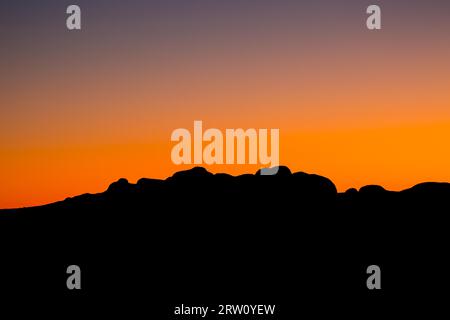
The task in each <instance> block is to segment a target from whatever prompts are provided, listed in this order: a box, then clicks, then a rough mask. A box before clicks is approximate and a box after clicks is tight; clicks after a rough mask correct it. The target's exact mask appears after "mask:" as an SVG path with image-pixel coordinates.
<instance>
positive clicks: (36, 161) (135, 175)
mask: <svg viewBox="0 0 450 320" xmlns="http://www.w3.org/2000/svg"><path fill="white" fill-rule="evenodd" d="M187 128H188V129H190V128H189V127H188V126H187ZM449 138H450V123H436V124H429V125H422V124H421V125H405V126H401V127H395V126H387V127H385V128H344V129H329V130H325V131H323V130H305V131H297V130H295V129H292V130H290V131H288V130H285V131H284V132H283V131H281V136H280V145H281V150H280V158H281V164H282V165H287V166H289V168H290V169H291V170H292V171H305V172H308V173H317V174H321V175H324V176H326V177H328V178H330V179H331V180H332V181H333V182H334V183H335V184H336V186H337V187H338V190H339V191H341V192H342V191H345V190H346V189H347V188H350V187H356V188H359V187H361V186H363V185H365V184H380V185H383V186H384V187H386V188H387V189H390V190H401V189H405V188H408V187H411V186H413V185H414V184H416V183H419V182H424V181H450V167H449V166H448V165H447V164H448V163H450V150H449V149H448V148H446V147H445V146H446V143H447V141H448V140H449ZM169 139H170V137H166V139H161V140H159V141H154V142H151V141H149V142H148V143H145V142H142V143H122V144H110V145H107V144H92V145H86V146H80V145H79V146H77V145H71V146H70V145H65V146H59V147H56V146H55V147H48V148H44V149H42V148H35V149H28V150H19V149H16V150H9V152H8V153H5V154H4V155H2V167H14V168H15V170H6V171H4V172H3V174H2V181H8V184H2V186H1V187H0V188H1V189H2V190H1V194H2V199H1V200H2V202H1V203H0V205H1V207H3V208H8V207H21V206H31V205H39V204H45V203H50V202H54V201H57V200H63V199H65V198H66V197H67V196H74V195H78V194H82V193H86V192H89V193H97V192H102V191H104V190H106V188H107V186H108V185H109V183H111V182H113V181H115V180H117V179H119V178H121V177H125V178H127V179H128V180H129V181H130V182H132V183H135V182H136V181H137V180H138V179H139V178H142V177H152V178H161V179H164V178H166V177H168V176H171V175H172V174H173V173H174V172H175V171H179V170H184V169H188V168H190V167H192V166H194V165H182V166H176V165H173V164H172V163H171V161H170V151H171V147H172V146H173V145H174V143H172V142H170V140H169ZM205 167H206V168H207V169H208V170H210V171H212V172H215V173H217V172H227V173H231V174H235V175H236V174H242V173H254V172H255V171H256V170H257V169H258V166H255V165H213V166H205ZM443 168H444V169H443ZM17 172H20V173H21V177H23V178H22V179H18V178H17V177H18V174H17Z"/></svg>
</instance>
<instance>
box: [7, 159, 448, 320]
mask: <svg viewBox="0 0 450 320" xmlns="http://www.w3.org/2000/svg"><path fill="white" fill-rule="evenodd" d="M448 199H450V184H448V183H421V184H418V185H416V186H414V187H412V188H410V189H407V190H404V191H400V192H393V191H388V190H385V189H384V188H383V187H381V186H374V185H371V186H365V187H362V188H361V189H360V190H356V189H350V190H348V191H347V192H345V193H338V192H337V190H336V187H335V185H334V183H333V182H332V181H331V180H330V179H328V178H326V177H322V176H319V175H315V174H307V173H304V172H294V173H292V172H291V171H290V170H289V168H287V167H280V168H279V170H278V173H277V174H276V175H273V176H266V175H261V174H260V171H258V172H256V173H255V174H243V175H239V176H231V175H228V174H224V173H219V174H212V173H210V172H208V171H207V170H206V169H204V168H201V167H196V168H193V169H190V170H186V171H181V172H177V173H175V174H174V175H173V176H171V177H169V178H167V179H165V180H158V179H147V178H143V179H140V180H139V181H138V182H137V183H136V184H132V183H129V182H128V181H127V180H126V179H123V178H122V179H119V180H118V181H116V182H114V183H112V184H111V185H110V186H109V187H108V189H107V190H106V191H105V192H102V193H99V194H84V195H80V196H76V197H72V198H67V199H65V200H63V201H60V202H56V203H53V204H49V205H45V206H41V207H34V208H24V209H16V210H3V211H2V212H1V213H0V226H1V230H0V235H1V243H2V244H6V245H4V246H3V247H4V249H3V257H4V260H3V261H6V263H5V262H3V263H2V268H3V269H2V274H6V275H11V276H10V277H7V278H6V279H3V286H6V287H8V288H27V289H28V290H30V288H31V289H32V288H42V287H44V288H46V289H48V291H49V292H61V291H63V292H65V291H64V289H65V287H64V284H65V276H66V275H65V273H64V272H65V269H64V266H65V265H69V264H72V263H77V264H79V265H80V266H81V268H82V269H83V268H84V269H87V270H88V272H87V273H88V274H89V279H90V281H89V282H88V284H87V285H86V288H85V291H83V292H84V293H85V294H86V292H87V293H89V295H90V296H91V297H92V296H96V297H97V296H99V295H100V296H102V297H104V296H108V297H109V298H111V299H112V300H114V299H119V300H120V299H125V300H127V299H129V300H132V301H140V300H139V299H140V297H141V298H142V297H143V296H146V295H147V296H148V295H150V296H151V297H152V299H153V300H152V301H151V302H149V301H148V300H146V301H147V303H154V304H155V305H165V304H166V303H175V302H177V303H178V302H179V303H182V302H183V301H187V300H189V301H205V299H206V300H208V301H218V300H220V299H228V301H229V299H230V297H232V298H233V299H235V300H234V301H237V300H239V299H241V300H239V301H241V302H242V301H243V300H242V299H244V301H245V299H247V298H248V297H249V296H251V297H253V298H254V299H257V298H261V299H264V300H265V301H267V300H270V299H274V300H275V301H280V303H284V305H285V312H286V314H292V315H294V314H296V308H297V304H296V303H295V300H296V299H299V296H301V297H302V299H303V300H302V301H303V302H304V303H305V304H306V305H308V307H309V308H311V309H314V310H315V311H316V312H317V308H318V307H319V306H318V304H317V303H318V302H317V301H327V303H330V305H334V306H338V305H340V304H341V303H342V302H343V301H357V303H358V304H359V305H360V306H367V307H370V304H371V303H373V301H374V300H373V299H376V300H375V301H376V303H378V304H379V305H380V306H391V304H392V305H394V304H395V303H397V302H398V301H397V300H396V299H398V298H397V297H399V296H406V297H408V299H409V300H408V301H409V303H412V302H414V301H415V300H417V299H421V300H420V301H422V303H423V299H424V298H423V296H422V295H421V293H425V292H427V293H428V294H429V295H428V296H427V297H428V298H430V297H433V299H435V298H436V297H435V296H434V295H433V294H437V292H438V291H437V290H436V288H438V287H441V286H443V282H444V281H446V280H445V279H443V278H442V274H443V273H441V272H444V270H448V266H449V264H448V262H447V259H446V254H445V252H446V251H447V247H446V244H447V243H449V241H448V240H449V236H448V227H447V226H448V224H447V222H446V221H447V220H448V214H449V213H450V202H449V201H448ZM8 244H9V245H8ZM13 261H14V263H12V262H13ZM37 261H41V263H43V265H40V267H39V266H36V262H37ZM371 264H377V265H379V266H380V267H381V268H382V270H383V271H384V272H385V273H383V274H384V277H383V281H384V282H383V286H384V288H385V290H384V291H383V294H379V295H376V294H375V298H374V293H368V291H367V288H366V287H365V279H366V278H367V275H366V273H365V270H366V268H367V266H369V265H371ZM30 265H32V266H34V268H37V270H39V272H40V273H41V276H39V277H33V275H29V270H28V268H29V266H30ZM63 269H64V270H63ZM34 270H36V269H34ZM57 270H59V271H57ZM61 270H63V271H61ZM58 272H59V273H58ZM55 274H57V275H58V276H55ZM13 275H14V276H13ZM17 275H20V277H17ZM8 281H9V282H8ZM61 283H62V284H61ZM419 289H420V290H419ZM11 290H12V289H11ZM292 290H294V291H295V292H296V295H291V294H290V293H289V292H291V291H292ZM123 293H127V294H125V296H124V295H123ZM119 297H120V298H119ZM319 297H321V298H320V299H322V300H320V299H319ZM324 297H325V298H326V297H328V298H329V299H325V300H323V299H324ZM336 297H339V298H336ZM317 299H318V300H317ZM125 300H120V301H125ZM291 300H294V302H292V301H291ZM396 301H397V302H396ZM325 311H326V310H324V311H323V312H325ZM319 313H320V312H319Z"/></svg>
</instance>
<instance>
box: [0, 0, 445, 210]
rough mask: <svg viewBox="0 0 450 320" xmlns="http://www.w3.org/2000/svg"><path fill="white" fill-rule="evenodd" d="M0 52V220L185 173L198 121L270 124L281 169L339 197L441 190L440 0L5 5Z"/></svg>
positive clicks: (18, 0) (92, 0)
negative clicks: (377, 20)
mask: <svg viewBox="0 0 450 320" xmlns="http://www.w3.org/2000/svg"><path fill="white" fill-rule="evenodd" d="M70 4H78V5H79V6H80V7H81V10H82V30H80V31H69V30H67V28H66V18H67V14H66V8H67V6H68V5H70ZM370 4H378V5H380V7H381V10H382V29H381V30H379V31H370V30H368V29H367V28H366V18H367V16H368V15H367V14H366V8H367V7H368V6H369V5H370ZM0 41H1V42H0V43H1V45H0V57H1V60H0V71H1V72H0V92H1V93H0V181H1V183H0V208H12V207H22V206H31V205H40V204H45V203H49V202H54V201H57V200H62V199H64V198H66V197H68V196H74V195H77V194H81V193H86V192H90V193H96V192H102V191H104V190H105V189H106V188H107V187H108V185H109V184H110V183H111V182H113V181H115V180H117V179H119V178H121V177H124V178H127V179H128V180H129V181H130V182H136V181H137V180H138V179H139V178H141V177H153V178H165V177H167V176H170V175H172V174H173V173H174V172H175V171H179V170H183V169H187V168H190V167H191V166H176V165H174V164H173V163H172V161H171V158H170V154H171V149H172V147H173V145H174V144H175V143H173V142H171V141H170V135H171V133H172V131H173V130H175V129H177V128H187V129H189V130H191V131H192V129H193V121H194V120H202V121H203V125H204V127H205V129H206V128H219V129H223V130H224V129H225V128H244V129H246V128H279V129H280V162H281V164H284V165H287V166H289V167H290V168H291V170H292V171H305V172H309V173H317V174H320V175H324V176H326V177H328V178H330V179H331V180H332V181H333V182H334V183H335V184H336V186H337V187H338V190H339V191H345V190H346V189H347V188H350V187H356V188H359V187H361V186H363V185H366V184H380V185H383V186H384V187H386V188H388V189H391V190H400V189H404V188H407V187H411V186H413V185H414V184H416V183H419V182H423V181H450V1H448V0H421V1H414V0H395V1H394V0H392V1H375V0H374V1H372V0H370V1H365V0H348V1H337V0H309V1H300V0H295V1H294V0H292V1H288V0H272V1H266V0H258V1H250V0H247V1H245V0H226V1H219V0H192V1H189V0H177V1H175V0H160V1H152V0H149V1H138V0H128V1H115V0H108V1H106V0H105V1H99V0H89V1H84V0H83V1H82V0H74V1H72V0H71V1H61V0H59V1H57V0H54V1H24V0H9V1H1V2H0ZM257 169H258V166H249V165H247V166H243V165H232V166H213V167H208V170H210V171H212V172H228V173H232V174H239V173H245V172H251V173H254V172H255V171H256V170H257Z"/></svg>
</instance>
